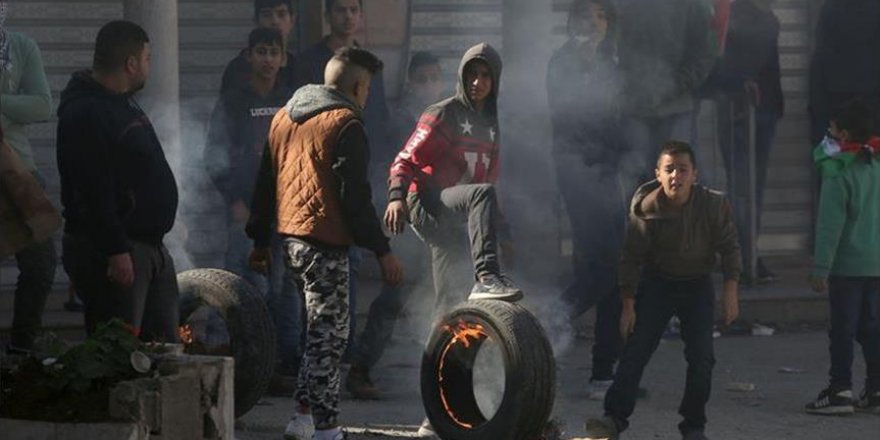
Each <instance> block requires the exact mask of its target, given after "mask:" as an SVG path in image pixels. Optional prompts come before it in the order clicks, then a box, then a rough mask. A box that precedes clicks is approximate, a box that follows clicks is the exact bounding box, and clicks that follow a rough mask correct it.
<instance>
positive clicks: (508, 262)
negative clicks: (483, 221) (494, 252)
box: [498, 240, 516, 268]
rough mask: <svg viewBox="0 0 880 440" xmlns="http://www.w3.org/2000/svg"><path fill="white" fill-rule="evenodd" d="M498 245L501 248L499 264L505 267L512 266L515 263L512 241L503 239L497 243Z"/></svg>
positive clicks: (514, 249) (514, 250)
mask: <svg viewBox="0 0 880 440" xmlns="http://www.w3.org/2000/svg"><path fill="white" fill-rule="evenodd" d="M498 247H499V248H500V250H501V264H503V265H504V267H505V268H512V267H514V266H515V265H516V248H515V247H514V246H513V241H511V240H504V241H502V242H501V243H499V244H498Z"/></svg>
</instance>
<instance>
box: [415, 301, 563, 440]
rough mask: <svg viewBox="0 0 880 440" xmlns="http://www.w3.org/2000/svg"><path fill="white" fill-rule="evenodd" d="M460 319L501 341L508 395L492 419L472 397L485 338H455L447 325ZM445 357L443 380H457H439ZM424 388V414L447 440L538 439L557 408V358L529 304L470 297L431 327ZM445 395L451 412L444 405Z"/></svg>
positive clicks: (423, 365)
mask: <svg viewBox="0 0 880 440" xmlns="http://www.w3.org/2000/svg"><path fill="white" fill-rule="evenodd" d="M459 322H463V323H465V324H467V325H469V326H473V325H480V326H482V327H483V332H484V333H485V334H486V335H487V336H488V338H491V339H493V340H494V342H495V343H497V344H498V345H499V346H500V351H501V356H502V358H503V362H504V373H505V378H504V395H503V397H502V399H501V403H500V405H499V406H498V409H497V411H496V412H495V414H494V415H493V416H492V418H491V419H489V420H486V419H485V417H484V416H483V414H482V413H481V412H480V410H479V408H478V407H477V404H476V399H475V398H474V397H473V396H474V394H473V383H472V378H473V375H472V370H471V368H472V367H473V362H474V359H475V358H476V352H478V351H479V346H480V345H481V344H482V342H483V341H484V340H485V339H481V340H478V341H471V343H470V345H469V346H467V347H466V346H465V345H464V344H458V343H455V342H454V340H455V338H454V336H453V334H452V333H451V332H450V331H449V330H448V329H447V328H446V326H454V325H458V323H459ZM448 346H449V347H448ZM444 353H445V354H444ZM441 359H443V364H444V365H443V366H442V373H443V376H444V377H445V378H446V380H445V381H446V382H450V383H453V384H454V385H451V386H449V385H443V383H442V382H441V381H440V380H439V377H440V375H441V365H440V364H441ZM421 389H422V402H423V404H424V406H425V413H426V414H427V416H428V419H429V420H430V421H431V424H432V425H433V427H434V431H435V432H436V433H437V435H439V436H440V438H442V439H444V440H535V439H538V438H539V437H540V436H541V433H542V431H543V429H544V427H545V426H546V424H547V421H548V419H549V418H550V414H551V411H552V410H553V401H554V398H555V394H556V362H555V360H554V358H553V351H552V349H551V347H550V343H549V342H548V341H547V337H546V335H545V333H544V330H543V328H542V327H541V325H540V324H539V323H538V321H537V319H535V317H534V316H532V314H531V313H529V312H528V311H527V310H526V309H525V308H523V307H521V306H519V305H516V304H511V303H507V302H503V301H485V300H483V301H468V302H465V303H462V304H460V305H458V306H457V307H456V308H455V309H454V310H453V311H452V312H450V313H448V314H447V315H446V316H444V317H443V318H441V320H440V322H439V323H438V324H437V325H436V327H435V328H434V330H433V331H432V333H431V336H430V338H429V339H428V343H427V346H426V347H425V353H424V356H423V357H422V370H421ZM441 394H442V395H443V396H442V397H441ZM444 399H445V400H446V401H447V402H448V403H449V406H450V408H451V409H452V412H453V413H454V414H453V415H451V414H449V413H448V412H447V411H446V409H445V408H444V404H443V402H444ZM466 425H470V426H469V427H468V426H466Z"/></svg>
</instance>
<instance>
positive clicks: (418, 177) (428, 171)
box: [388, 43, 501, 201]
mask: <svg viewBox="0 0 880 440" xmlns="http://www.w3.org/2000/svg"><path fill="white" fill-rule="evenodd" d="M473 60H482V61H484V62H485V63H486V64H488V66H489V69H490V70H491V72H492V93H491V95H490V96H489V98H487V99H488V102H487V103H486V106H485V107H484V109H483V111H482V112H478V111H477V110H476V109H475V107H474V105H473V103H471V101H470V99H469V98H468V96H467V93H466V92H465V91H466V90H467V86H466V85H465V84H464V69H465V66H466V65H467V64H468V63H469V62H470V61H473ZM500 81H501V56H500V55H498V52H497V51H496V50H495V49H494V48H492V46H490V45H488V44H486V43H480V44H478V45H476V46H474V47H471V48H470V49H468V51H467V52H465V54H464V56H463V57H462V59H461V64H460V65H459V67H458V84H457V86H456V93H455V96H452V97H450V98H447V99H444V100H443V101H440V102H438V103H436V104H434V105H431V106H430V107H428V108H427V109H425V111H424V112H423V113H422V115H421V117H420V118H419V121H418V123H417V124H416V128H415V131H413V133H412V135H410V137H409V140H408V141H407V142H406V145H405V146H404V147H403V150H402V151H401V152H400V153H398V154H397V158H396V159H395V160H394V163H393V164H392V165H391V173H390V177H389V179H388V200H389V201H391V200H400V199H403V198H404V197H405V196H406V192H407V190H408V191H409V192H421V191H423V190H426V189H431V190H434V191H437V190H442V189H445V188H449V187H451V186H456V185H465V184H471V183H495V180H496V179H497V178H498V171H499V167H500V166H501V162H500V158H499V155H498V150H499V145H500V143H499V140H500V136H501V135H500V133H499V129H498V87H499V85H500Z"/></svg>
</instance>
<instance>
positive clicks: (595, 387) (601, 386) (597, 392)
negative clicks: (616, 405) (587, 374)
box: [587, 380, 614, 400]
mask: <svg viewBox="0 0 880 440" xmlns="http://www.w3.org/2000/svg"><path fill="white" fill-rule="evenodd" d="M613 383H614V381H613V380H590V388H589V389H588V390H587V398H588V399H590V400H605V393H607V392H608V388H611V384H613Z"/></svg>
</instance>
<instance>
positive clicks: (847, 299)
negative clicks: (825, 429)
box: [828, 276, 880, 391]
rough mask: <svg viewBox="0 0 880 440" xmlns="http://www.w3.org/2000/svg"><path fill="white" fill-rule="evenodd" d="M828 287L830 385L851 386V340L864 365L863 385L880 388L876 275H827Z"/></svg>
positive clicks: (879, 294) (879, 282) (879, 284)
mask: <svg viewBox="0 0 880 440" xmlns="http://www.w3.org/2000/svg"><path fill="white" fill-rule="evenodd" d="M828 286H829V293H828V300H829V303H830V305H831V328H830V329H829V330H828V338H829V339H830V342H831V343H830V346H829V349H830V352H831V370H830V371H829V372H828V374H829V375H830V376H831V386H832V387H834V388H838V389H840V388H843V389H850V388H852V363H853V357H854V351H855V350H854V348H855V347H854V345H855V344H854V343H853V341H854V340H855V341H858V343H859V344H860V345H861V346H862V354H863V355H864V356H865V364H866V365H867V367H868V377H867V380H866V381H865V388H867V389H868V390H870V391H880V277H843V276H831V277H830V278H829V279H828Z"/></svg>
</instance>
